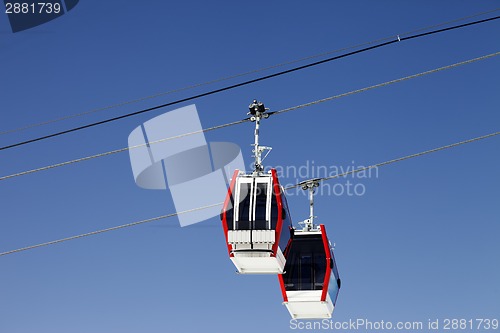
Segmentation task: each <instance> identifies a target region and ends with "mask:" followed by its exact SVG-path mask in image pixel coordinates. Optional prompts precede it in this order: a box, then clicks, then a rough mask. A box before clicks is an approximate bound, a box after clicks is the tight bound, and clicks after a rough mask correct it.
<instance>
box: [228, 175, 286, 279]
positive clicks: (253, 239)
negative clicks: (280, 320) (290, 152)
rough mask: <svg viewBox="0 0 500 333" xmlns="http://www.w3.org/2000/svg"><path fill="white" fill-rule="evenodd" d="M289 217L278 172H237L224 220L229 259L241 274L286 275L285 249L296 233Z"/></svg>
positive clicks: (229, 193) (229, 194) (232, 181)
mask: <svg viewBox="0 0 500 333" xmlns="http://www.w3.org/2000/svg"><path fill="white" fill-rule="evenodd" d="M289 216H290V214H289V212H288V207H287V203H286V198H285V195H284V193H283V189H282V188H281V186H280V184H279V182H278V177H277V175H276V170H274V169H271V171H270V172H258V173H256V172H254V173H251V174H245V173H243V172H241V171H239V170H236V171H235V172H234V175H233V178H232V180H231V184H230V187H229V190H228V194H227V196H226V200H225V202H224V207H223V210H222V213H221V220H222V226H223V229H224V234H225V237H226V243H227V249H228V253H229V258H230V259H231V261H232V262H233V263H234V265H235V266H236V269H237V270H238V272H239V273H241V274H282V273H283V271H284V267H285V257H284V256H283V252H282V249H284V246H286V244H287V243H288V240H289V238H290V230H292V229H291V221H290V217H289ZM280 243H281V247H280Z"/></svg>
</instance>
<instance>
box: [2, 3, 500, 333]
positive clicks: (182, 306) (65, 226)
mask: <svg viewBox="0 0 500 333" xmlns="http://www.w3.org/2000/svg"><path fill="white" fill-rule="evenodd" d="M497 6H498V2H496V1H481V2H478V1H451V0H447V1H439V2H434V1H405V2H401V1H389V0H387V1H378V2H375V1H350V2H349V3H340V2H329V1H315V2H308V3H306V2H303V1H300V2H299V1H288V2H273V3H269V2H265V1H253V2H244V3H238V4H236V3H234V2H229V1H220V2H216V3H208V2H202V1H185V2H159V1H157V2H153V1H143V2H132V1H107V2H102V1H81V2H80V3H79V4H78V5H77V6H76V7H75V8H74V9H73V10H72V11H70V12H69V13H68V14H66V15H63V16H62V17H60V18H58V19H56V20H54V21H51V22H49V23H47V24H44V25H41V26H39V27H36V28H33V29H30V30H26V31H24V32H19V33H16V34H13V33H11V31H10V27H9V25H8V20H7V17H6V15H5V14H3V13H0V49H1V51H2V52H0V61H1V62H2V64H3V66H2V76H1V81H0V82H1V89H0V91H1V92H0V130H2V131H3V130H9V129H13V128H18V127H22V126H24V125H27V124H32V123H38V122H41V121H45V120H48V119H54V118H58V117H62V116H65V115H70V114H76V113H80V112H85V111H89V110H92V109H95V108H101V107H105V106H108V105H112V104H116V103H119V102H123V101H128V100H132V99H136V98H140V97H144V96H149V95H152V94H155V93H159V92H164V91H169V90H172V89H176V88H181V87H184V86H187V85H191V84H195V83H199V82H205V81H209V80H212V79H216V78H220V77H225V76H229V75H232V74H236V73H241V72H245V71H248V70H252V69H256V68H262V67H266V66H270V65H274V64H278V63H282V62H286V61H289V60H293V59H298V58H301V57H306V56H309V55H313V54H318V53H322V52H326V51H331V50H336V49H340V48H344V47H348V46H352V45H356V44H360V43H364V42H368V41H372V40H376V39H379V38H384V37H388V36H394V35H396V34H401V33H404V32H407V31H412V30H416V29H419V28H421V27H426V26H430V25H434V24H437V23H442V22H446V21H450V20H454V19H456V18H461V17H464V16H468V15H472V14H476V13H479V12H484V11H488V10H493V9H495V8H496V7H497ZM497 13H498V12H495V13H492V14H489V15H486V16H484V17H487V16H494V15H498V14H497ZM499 33H500V25H499V23H498V21H494V22H489V23H485V24H482V25H477V26H473V27H469V28H466V29H461V30H456V31H451V32H447V33H443V34H439V35H434V36H430V37H427V38H421V39H417V40H411V41H406V42H404V43H397V44H393V45H390V46H388V47H385V48H382V49H378V50H374V51H370V52H366V53H363V54H359V55H355V56H352V57H349V58H346V59H342V60H339V61H336V62H332V63H329V64H325V65H322V66H318V67H314V68H310V69H306V70H303V71H300V72H296V73H293V74H288V75H284V76H281V77H279V78H274V79H270V80H266V81H263V82H260V83H255V84H252V85H249V86H245V87H242V88H238V89H235V90H231V91H228V92H223V93H220V94H216V95H213V96H209V97H205V98H201V99H198V100H196V101H194V103H195V104H196V106H197V108H198V111H199V113H200V118H201V122H202V124H203V126H204V127H209V126H214V125H218V124H223V123H226V122H230V121H234V120H238V119H241V118H242V117H244V116H245V112H246V110H247V109H246V108H247V105H248V104H249V103H250V102H251V101H252V100H253V99H254V98H257V99H259V100H262V101H263V102H265V104H266V106H267V107H269V108H271V110H279V109H282V108H286V107H290V106H294V105H298V104H301V103H305V102H309V101H313V100H317V99H320V98H324V97H328V96H332V95H336V94H339V93H343V92H347V91H351V90H354V89H358V88H363V87H366V86H369V85H372V84H376V83H380V82H384V81H388V80H392V79H396V78H399V77H403V76H406V75H411V74H415V73H419V72H422V71H425V70H429V69H433V68H437V67H440V66H445V65H448V64H452V63H455V62H459V61H463V60H467V59H471V58H475V57H479V56H482V55H486V54H490V53H494V52H497V51H498V36H499ZM499 70H500V67H499V62H498V59H497V58H493V59H488V60H484V61H481V62H477V63H474V64H470V65H466V66H462V67H459V68H456V69H451V70H447V71H443V72H440V73H436V74H432V75H429V76H425V77H422V78H418V79H413V80H410V81H407V82H404V83H399V84H395V85H391V86H388V87H385V88H380V89H376V90H372V91H369V92H365V93H362V94H357V95H354V96H350V97H346V98H342V99H338V100H336V101H333V102H328V103H324V104H320V105H317V106H314V107H309V108H306V109H303V110H301V111H294V112H290V113H288V114H284V115H281V116H279V117H275V118H270V119H269V120H266V121H264V123H263V128H262V132H261V133H262V140H261V141H262V143H263V144H265V145H269V146H272V147H273V151H272V153H271V155H269V157H268V158H267V159H266V163H265V164H266V165H267V166H285V167H286V166H295V167H297V168H299V167H301V166H304V165H312V163H313V162H314V165H316V166H325V167H332V166H337V167H338V166H342V167H344V168H346V167H348V166H352V165H355V166H361V165H369V164H373V163H377V162H382V161H385V160H389V159H392V158H396V157H399V156H404V155H407V154H411V153H415V152H419V151H423V150H427V149H430V148H434V147H438V146H442V145H446V144H449V143H453V142H457V141H461V140H464V139H468V138H472V137H476V136H480V135H484V134H488V133H492V132H496V131H498V130H499V128H498V124H499V121H500V115H499V113H498V110H499V104H500V103H499V102H500V100H499V94H498V92H499V88H500V84H499V80H498V76H499ZM266 73H268V72H266ZM239 80H240V79H236V80H231V81H228V82H226V83H219V84H216V85H213V86H210V87H211V88H216V87H222V86H223V85H226V84H229V83H236V82H239ZM208 88H209V87H202V88H197V89H193V90H188V91H183V92H180V93H177V94H172V95H167V96H163V97H159V98H156V99H150V100H147V101H144V102H141V103H137V104H133V105H127V106H124V107H120V108H114V109H110V110H106V111H102V112H98V113H95V114H92V115H90V116H86V117H82V118H76V119H72V120H69V121H65V122H60V123H56V124H52V125H50V126H43V127H38V128H36V129H32V130H29V131H23V132H17V133H14V134H8V135H2V136H0V143H1V145H2V146H3V145H7V144H10V143H14V142H17V141H21V140H25V139H29V138H32V137H36V136H40V135H45V134H48V133H52V132H53V131H58V130H63V129H66V128H69V127H72V126H78V125H82V124H86V123H88V122H92V121H97V120H100V119H104V118H107V117H111V116H116V115H120V114H124V113H127V112H132V111H135V110H138V109H140V108H145V107H149V106H154V105H157V104H161V103H166V102H169V101H171V100H173V99H179V98H183V97H187V96H190V95H192V94H196V93H201V92H204V91H206V90H207V89H208ZM188 104H191V103H184V104H179V107H181V106H185V105H188ZM175 108H176V107H171V108H165V109H162V110H157V111H155V112H152V113H148V114H143V115H140V116H137V117H132V118H128V119H126V120H122V121H118V122H114V123H112V124H109V125H104V126H99V127H95V128H92V129H89V130H85V131H80V132H77V133H72V134H69V135H66V136H64V137H60V138H54V139H50V140H45V141H43V142H39V143H34V144H29V145H26V146H22V147H19V148H15V149H10V150H5V151H1V152H0V175H1V176H4V175H8V174H12V173H15V172H19V171H24V170H27V169H32V168H36V167H40V166H45V165H48V164H52V163H57V162H63V161H66V160H70V159H74V158H78V157H83V156H87V155H92V154H96V153H100V152H104V151H108V150H113V149H117V148H122V147H125V146H127V138H128V135H129V133H130V132H131V131H132V130H133V129H134V128H135V127H137V126H138V125H140V124H142V123H143V122H144V121H146V120H148V119H150V118H152V117H154V116H156V115H159V114H161V113H163V112H167V111H171V110H173V109H175ZM252 135H253V128H252V125H251V124H243V125H238V126H234V127H230V128H226V129H222V130H218V131H214V132H210V133H207V134H206V137H207V140H208V141H230V142H234V143H237V144H238V145H240V146H241V147H242V150H243V152H244V154H245V158H246V159H247V161H248V160H250V158H249V157H250V149H251V147H250V143H252V141H253V137H252ZM498 152H499V139H498V138H492V139H488V140H485V141H481V142H478V143H472V144H469V145H466V146H462V147H458V148H454V149H452V150H447V151H444V152H439V153H436V154H432V155H428V156H425V157H422V158H419V159H414V160H410V161H405V162H401V163H398V164H394V165H391V166H387V167H383V168H380V169H379V170H378V174H377V176H375V175H372V177H370V178H356V177H354V178H353V177H349V178H345V179H340V180H336V181H332V182H330V183H328V184H329V186H331V187H333V186H335V184H339V185H337V186H338V187H337V189H338V188H340V187H342V186H346V181H351V182H352V183H355V184H361V185H359V186H362V188H363V189H364V190H365V191H364V194H363V195H352V196H349V195H346V194H344V195H340V196H339V195H334V194H333V195H332V194H330V195H328V194H324V195H321V196H317V197H316V212H317V215H318V222H321V223H324V224H325V225H326V227H327V231H328V232H329V237H330V239H332V241H334V242H335V243H336V259H337V263H338V267H339V272H340V275H341V277H342V289H341V291H340V294H339V298H338V302H337V308H336V309H335V312H334V318H333V320H334V321H339V322H342V321H348V320H349V319H354V320H355V319H357V318H366V319H369V320H371V321H381V320H384V321H393V322H397V321H422V322H425V323H427V321H428V319H433V320H434V319H440V320H443V319H445V318H458V319H462V318H464V319H475V318H497V319H500V318H499V309H500V287H499V286H498V281H499V280H500V266H499V264H498V262H499V261H498V258H499V256H500V243H499V242H498V235H499V233H500V217H499V216H500V210H499V209H500V204H499V200H500V194H499V190H498V188H499V187H500V176H499V175H498V172H497V171H498V167H497V165H498V164H499V162H500V155H499V154H498ZM308 163H309V164H308ZM295 181H296V179H295V178H294V177H293V176H290V177H284V178H283V179H282V183H284V184H287V183H294V182H295ZM337 193H338V192H337ZM0 197H1V198H2V200H1V201H0V202H1V204H0V208H1V209H0V252H3V251H8V250H11V249H15V248H19V247H23V246H27V245H31V244H36V243H41V242H45V241H49V240H53V239H58V238H62V237H67V236H71V235H75V234H80V233H85V232H88V231H92V230H97V229H102V228H106V227H112V226H115V225H120V224H124V223H128V222H133V221H137V220H142V219H145V218H150V217H154V216H158V215H163V214H168V213H172V212H174V207H173V203H172V198H171V196H170V195H169V193H168V191H148V190H142V189H140V188H138V187H137V186H136V185H135V183H134V180H133V176H132V171H131V168H130V162H129V157H128V155H127V153H122V154H116V155H113V156H109V157H105V158H100V159H95V160H92V161H88V162H83V163H78V164H74V165H71V166H67V167H62V168H57V169H54V170H49V171H45V172H40V173H37V174H32V175H27V176H23V177H18V178H15V179H10V180H5V181H2V182H0ZM222 200H223V198H220V201H222ZM288 203H289V205H290V207H291V214H292V219H293V220H294V222H295V223H297V222H298V221H300V220H302V219H304V218H305V217H306V215H307V213H308V207H307V200H306V197H305V196H302V195H290V196H289V197H288ZM0 272H1V273H0V313H1V315H0V332H6V333H18V332H19V333H21V332H22V333H24V332H51V333H58V332H74V333H77V332H97V333H99V332H103V333H104V332H106V333H109V332H120V333H127V332H200V331H208V332H227V331H234V330H238V331H239V332H242V333H243V332H255V331H256V330H264V331H271V330H276V331H280V332H283V331H288V330H290V323H289V319H290V318H289V314H288V313H287V311H286V308H285V307H284V306H283V305H282V304H281V302H282V299H281V293H280V290H279V285H278V281H277V278H276V277H275V276H239V275H237V274H235V268H234V266H233V265H232V263H231V262H230V260H229V259H228V257H227V252H226V247H225V244H224V236H223V233H222V228H221V227H220V222H219V220H218V218H213V219H211V220H209V221H206V222H204V223H201V224H198V225H195V226H192V227H186V228H180V227H179V224H178V221H177V220H176V219H175V218H172V219H167V220H162V221H158V222H155V223H151V224H148V225H143V226H138V227H134V228H129V229H124V230H120V231H115V232H110V233H107V234H103V235H98V236H95V237H88V238H86V239H80V240H75V241H71V242H67V243H63V244H59V245H54V246H49V247H45V248H40V249H36V250H32V251H26V252H23V253H18V254H12V255H9V256H3V257H0Z"/></svg>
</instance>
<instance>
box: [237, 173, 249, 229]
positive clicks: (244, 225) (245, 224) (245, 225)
mask: <svg viewBox="0 0 500 333" xmlns="http://www.w3.org/2000/svg"><path fill="white" fill-rule="evenodd" d="M250 188H251V184H249V183H241V184H240V193H239V198H240V202H239V211H238V212H239V213H238V223H237V225H236V228H237V229H239V230H243V229H249V228H250V225H249V221H250Z"/></svg>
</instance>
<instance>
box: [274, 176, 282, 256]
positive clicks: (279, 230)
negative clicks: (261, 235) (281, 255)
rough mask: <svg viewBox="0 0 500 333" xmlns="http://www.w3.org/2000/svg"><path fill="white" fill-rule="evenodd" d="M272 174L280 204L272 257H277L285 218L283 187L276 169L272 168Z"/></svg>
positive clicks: (278, 204) (275, 192) (277, 203)
mask: <svg viewBox="0 0 500 333" xmlns="http://www.w3.org/2000/svg"><path fill="white" fill-rule="evenodd" d="M271 175H272V178H273V191H274V195H275V196H276V205H277V206H278V220H277V221H276V230H275V232H276V235H275V238H274V239H275V241H274V245H273V253H272V254H271V256H272V257H276V253H277V251H278V245H279V242H280V236H281V228H282V227H283V219H282V212H283V202H282V201H281V187H280V183H279V181H278V176H277V173H276V169H271Z"/></svg>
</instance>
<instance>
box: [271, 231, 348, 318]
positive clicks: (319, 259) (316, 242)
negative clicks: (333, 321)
mask: <svg viewBox="0 0 500 333" xmlns="http://www.w3.org/2000/svg"><path fill="white" fill-rule="evenodd" d="M284 256H285V258H286V265H285V273H284V274H282V275H279V276H278V278H279V283H280V286H281V291H282V294H283V299H284V303H283V304H284V305H285V306H286V307H287V309H288V311H289V312H290V315H291V316H292V318H294V319H321V318H331V316H332V312H333V309H334V308H335V302H336V300H337V294H338V292H339V289H340V278H339V274H338V271H337V265H336V263H335V257H334V255H333V248H332V247H331V245H330V242H329V241H328V237H327V235H326V230H325V226H324V225H322V224H320V225H319V227H318V228H315V229H312V230H294V232H293V234H292V237H291V239H290V241H289V243H288V245H287V247H286V248H285V252H284Z"/></svg>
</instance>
